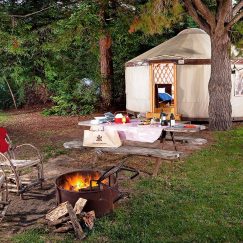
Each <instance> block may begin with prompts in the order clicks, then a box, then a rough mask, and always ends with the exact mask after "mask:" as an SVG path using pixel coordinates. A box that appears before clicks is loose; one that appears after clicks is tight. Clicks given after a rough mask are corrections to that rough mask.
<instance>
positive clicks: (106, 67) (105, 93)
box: [99, 33, 113, 109]
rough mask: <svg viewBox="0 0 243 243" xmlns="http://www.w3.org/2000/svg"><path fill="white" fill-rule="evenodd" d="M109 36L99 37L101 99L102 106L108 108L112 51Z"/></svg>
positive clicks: (110, 90) (110, 97) (110, 89)
mask: <svg viewBox="0 0 243 243" xmlns="http://www.w3.org/2000/svg"><path fill="white" fill-rule="evenodd" d="M111 43H112V40H111V37H110V35H109V34H107V33H106V34H105V35H103V36H102V37H101V38H100V41H99V47H100V71H101V79H102V81H101V99H102V108H104V109H108V108H109V107H110V106H111V102H112V77H113V65H112V52H111Z"/></svg>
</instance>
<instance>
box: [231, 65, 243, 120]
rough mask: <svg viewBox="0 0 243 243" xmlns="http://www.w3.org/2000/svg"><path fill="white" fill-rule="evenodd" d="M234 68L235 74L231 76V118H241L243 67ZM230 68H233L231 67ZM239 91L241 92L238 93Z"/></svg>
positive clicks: (242, 107)
mask: <svg viewBox="0 0 243 243" xmlns="http://www.w3.org/2000/svg"><path fill="white" fill-rule="evenodd" d="M235 67H236V72H235V74H232V75H231V80H232V92H231V104H232V117H243V93H242V92H243V65H235ZM231 68H233V66H231ZM237 70H238V71H237ZM239 90H241V91H242V92H239ZM240 93H241V94H240Z"/></svg>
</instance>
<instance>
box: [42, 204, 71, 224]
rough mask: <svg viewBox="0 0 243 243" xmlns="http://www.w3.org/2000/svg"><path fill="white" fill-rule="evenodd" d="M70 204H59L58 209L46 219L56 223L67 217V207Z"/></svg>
mask: <svg viewBox="0 0 243 243" xmlns="http://www.w3.org/2000/svg"><path fill="white" fill-rule="evenodd" d="M68 203H69V202H64V203H61V204H59V206H58V207H56V208H55V209H53V210H52V211H51V212H49V213H47V214H46V219H47V220H49V221H52V222H53V221H56V220H58V219H59V218H61V217H62V216H65V215H66V214H67V213H68V209H67V205H68Z"/></svg>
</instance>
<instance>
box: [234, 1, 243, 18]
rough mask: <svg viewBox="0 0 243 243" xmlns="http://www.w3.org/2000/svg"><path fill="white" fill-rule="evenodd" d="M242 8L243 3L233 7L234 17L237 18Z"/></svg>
mask: <svg viewBox="0 0 243 243" xmlns="http://www.w3.org/2000/svg"><path fill="white" fill-rule="evenodd" d="M242 7H243V1H240V2H239V3H238V4H236V5H235V6H234V7H233V16H235V15H236V14H237V13H238V11H240V9H241V8H242Z"/></svg>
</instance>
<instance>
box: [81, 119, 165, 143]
mask: <svg viewBox="0 0 243 243" xmlns="http://www.w3.org/2000/svg"><path fill="white" fill-rule="evenodd" d="M139 123H141V122H140V121H139V120H136V119H134V120H131V122H129V123H125V124H116V123H103V124H99V125H98V126H99V127H104V130H109V129H110V130H116V131H118V133H119V136H120V138H121V140H131V141H139V142H148V143H153V142H155V141H156V140H157V139H158V138H159V136H160V134H161V132H162V130H163V128H165V126H161V125H160V124H159V123H156V124H152V125H138V124H139ZM79 125H82V126H93V125H91V123H90V121H83V122H79ZM95 126H97V125H95Z"/></svg>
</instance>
